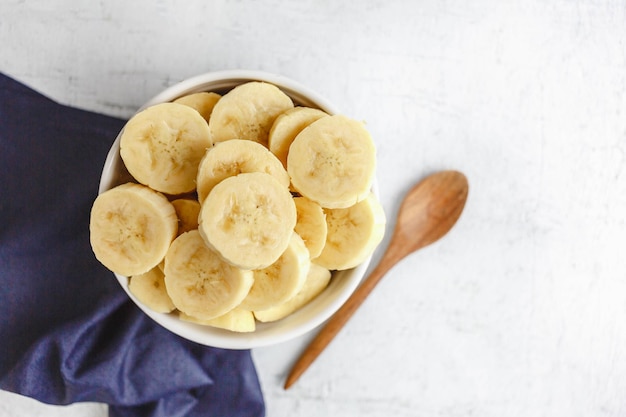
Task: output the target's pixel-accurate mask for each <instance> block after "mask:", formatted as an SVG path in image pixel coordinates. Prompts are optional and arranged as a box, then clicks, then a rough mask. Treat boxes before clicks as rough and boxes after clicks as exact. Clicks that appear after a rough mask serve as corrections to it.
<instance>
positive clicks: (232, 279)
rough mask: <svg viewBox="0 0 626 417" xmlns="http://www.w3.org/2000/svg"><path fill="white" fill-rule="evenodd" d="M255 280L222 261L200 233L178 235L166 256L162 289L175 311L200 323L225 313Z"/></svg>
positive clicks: (237, 303)
mask: <svg viewBox="0 0 626 417" xmlns="http://www.w3.org/2000/svg"><path fill="white" fill-rule="evenodd" d="M253 281H254V278H253V277H252V272H251V271H244V270H242V269H239V268H237V267H234V266H232V265H230V264H228V263H226V262H224V261H223V260H222V259H221V258H220V257H219V256H218V255H217V254H216V253H215V252H213V251H212V250H211V249H209V248H208V247H207V246H206V245H205V243H204V240H203V239H202V237H201V236H200V233H199V232H198V231H197V230H192V231H189V232H186V233H183V234H182V235H180V236H178V237H177V238H176V240H174V242H172V245H171V246H170V249H169V250H168V252H167V255H166V256H165V287H166V288H167V293H168V294H169V296H170V298H171V299H172V302H173V303H174V305H175V306H176V308H177V309H178V310H180V311H182V312H183V313H185V314H187V315H189V316H193V317H197V318H198V319H200V320H210V319H212V318H215V317H218V316H221V315H223V314H226V313H227V312H228V311H230V310H232V309H233V308H235V307H236V306H237V305H239V304H240V303H241V301H242V300H243V299H244V298H245V297H246V295H247V294H248V291H250V287H251V286H252V283H253Z"/></svg>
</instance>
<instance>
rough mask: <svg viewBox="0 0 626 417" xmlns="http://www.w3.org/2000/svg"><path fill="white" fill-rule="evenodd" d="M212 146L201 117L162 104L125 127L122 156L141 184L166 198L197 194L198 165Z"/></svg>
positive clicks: (185, 108) (184, 108)
mask: <svg viewBox="0 0 626 417" xmlns="http://www.w3.org/2000/svg"><path fill="white" fill-rule="evenodd" d="M211 145H212V142H211V135H210V133H209V127H208V124H207V122H206V120H204V119H203V118H202V116H200V113H198V112H197V111H195V110H194V109H192V108H191V107H188V106H185V105H183V104H178V103H161V104H156V105H154V106H151V107H148V108H146V109H145V110H142V111H141V112H139V113H137V114H136V115H134V116H133V117H132V118H131V119H130V120H129V121H128V123H126V125H125V126H124V129H123V130H122V134H121V138H120V155H121V157H122V160H123V161H124V164H125V165H126V168H127V169H128V172H130V174H131V175H132V176H133V177H134V178H135V179H136V180H137V181H139V182H140V183H142V184H145V185H147V186H149V187H150V188H153V189H155V190H157V191H161V192H163V193H166V194H173V195H176V194H182V193H187V192H191V191H193V190H195V188H196V176H197V175H198V164H199V163H200V159H202V157H203V156H204V153H205V151H206V149H207V148H209V147H210V146H211Z"/></svg>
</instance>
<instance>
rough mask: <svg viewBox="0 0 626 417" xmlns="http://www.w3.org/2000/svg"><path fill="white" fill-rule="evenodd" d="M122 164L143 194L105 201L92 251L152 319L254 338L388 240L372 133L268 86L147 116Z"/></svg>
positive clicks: (131, 124)
mask: <svg viewBox="0 0 626 417" xmlns="http://www.w3.org/2000/svg"><path fill="white" fill-rule="evenodd" d="M120 156H121V158H122V161H123V163H124V165H125V166H126V168H127V170H128V172H129V173H130V174H131V175H132V177H133V178H134V180H135V181H136V182H129V183H125V184H121V185H118V186H116V187H114V188H111V189H109V190H108V191H105V192H103V193H101V194H100V195H99V196H98V197H97V198H96V200H95V201H94V204H93V207H92V210H91V218H90V240H91V246H92V249H93V252H94V254H95V256H96V258H97V259H98V260H99V261H100V262H101V263H102V264H103V265H104V266H106V267H107V268H108V269H110V270H111V271H113V272H115V273H117V274H119V275H122V276H127V277H129V284H128V285H129V290H130V292H131V293H132V294H134V295H135V297H136V298H137V299H138V300H139V301H140V302H142V303H143V304H145V305H146V306H147V307H148V308H150V309H152V310H154V311H157V312H162V313H172V314H178V315H179V317H180V318H181V319H183V320H187V321H191V322H194V323H199V324H203V325H208V326H214V327H218V328H223V329H227V330H230V331H235V332H252V331H254V330H255V328H256V323H257V321H259V322H272V321H276V320H280V319H282V318H284V317H286V316H288V315H289V314H291V313H293V312H294V311H296V310H298V309H299V308H301V307H302V306H304V305H306V304H307V303H308V302H309V301H311V300H312V299H313V298H315V297H316V296H317V295H318V294H320V293H321V292H322V291H323V290H324V289H325V288H326V287H327V286H328V284H329V282H330V280H331V279H332V276H333V274H332V271H337V270H345V269H350V268H353V267H355V266H357V265H359V264H360V263H361V262H363V261H364V260H365V259H366V258H367V257H368V256H369V255H370V254H371V253H372V252H373V251H374V249H375V248H376V246H377V245H378V244H379V243H380V242H381V240H382V238H383V234H384V230H385V214H384V212H383V209H382V207H381V205H380V203H379V202H378V199H377V198H376V196H375V195H374V194H373V193H372V191H371V189H372V183H373V181H374V175H375V168H376V151H375V147H374V143H373V141H372V138H371V136H370V135H369V133H368V131H367V130H366V129H365V127H364V126H363V124H362V123H361V122H358V121H355V120H352V119H350V118H348V117H345V116H342V115H329V114H327V113H325V112H323V111H321V110H318V109H314V108H309V107H302V106H295V105H294V103H293V101H292V100H291V98H290V97H289V96H288V95H287V94H285V93H284V92H283V91H282V90H281V89H280V88H278V87H277V86H275V85H273V84H271V83H267V82H260V81H250V82H246V83H244V84H241V85H239V86H237V87H235V88H234V89H232V90H230V91H228V92H227V93H224V94H223V95H220V94H217V93H214V92H202V93H193V94H189V95H187V96H184V97H181V98H179V99H177V100H174V101H173V102H168V103H161V104H156V105H153V106H150V107H148V108H146V109H144V110H142V111H140V112H139V113H137V114H136V115H135V116H133V117H132V118H131V119H130V120H129V121H128V122H127V124H126V125H125V127H124V129H123V130H122V132H121V135H120Z"/></svg>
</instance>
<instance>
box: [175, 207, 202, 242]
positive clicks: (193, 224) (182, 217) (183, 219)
mask: <svg viewBox="0 0 626 417" xmlns="http://www.w3.org/2000/svg"><path fill="white" fill-rule="evenodd" d="M172 205H173V206H174V209H175V210H176V217H178V235H182V234H183V233H185V232H188V231H190V230H194V229H197V228H198V215H199V214H200V203H199V202H198V200H194V199H191V198H177V199H175V200H172Z"/></svg>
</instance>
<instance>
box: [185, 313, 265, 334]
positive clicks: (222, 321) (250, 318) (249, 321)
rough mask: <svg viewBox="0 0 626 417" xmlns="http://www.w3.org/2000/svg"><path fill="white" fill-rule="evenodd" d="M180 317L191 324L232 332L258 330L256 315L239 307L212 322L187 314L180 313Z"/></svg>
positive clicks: (211, 320)
mask: <svg viewBox="0 0 626 417" xmlns="http://www.w3.org/2000/svg"><path fill="white" fill-rule="evenodd" d="M178 317H179V318H180V319H181V320H185V321H188V322H190V323H196V324H201V325H203V326H211V327H218V328H220V329H226V330H230V331H231V332H238V333H249V332H253V331H255V330H256V322H255V321H254V314H252V312H251V311H248V310H244V309H242V308H239V307H235V308H234V309H232V310H230V311H229V312H228V313H226V314H222V315H221V316H219V317H215V318H214V319H210V320H200V319H197V318H195V317H192V316H189V315H187V314H185V313H180V314H179V315H178Z"/></svg>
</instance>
